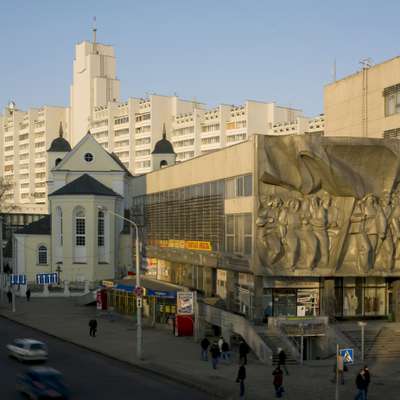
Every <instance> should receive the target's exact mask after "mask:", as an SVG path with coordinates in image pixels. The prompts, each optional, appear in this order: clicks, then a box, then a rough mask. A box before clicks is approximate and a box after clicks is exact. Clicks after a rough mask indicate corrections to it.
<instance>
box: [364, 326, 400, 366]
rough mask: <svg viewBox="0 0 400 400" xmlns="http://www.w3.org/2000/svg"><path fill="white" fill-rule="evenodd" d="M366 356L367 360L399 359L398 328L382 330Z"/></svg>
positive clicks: (399, 332) (399, 335)
mask: <svg viewBox="0 0 400 400" xmlns="http://www.w3.org/2000/svg"><path fill="white" fill-rule="evenodd" d="M366 354H367V358H368V359H378V358H379V359H381V358H386V359H399V358H400V328H397V329H396V328H390V327H384V328H382V329H381V331H380V332H379V334H378V335H377V336H376V337H375V341H374V343H373V344H372V345H371V347H370V348H369V351H368V353H366Z"/></svg>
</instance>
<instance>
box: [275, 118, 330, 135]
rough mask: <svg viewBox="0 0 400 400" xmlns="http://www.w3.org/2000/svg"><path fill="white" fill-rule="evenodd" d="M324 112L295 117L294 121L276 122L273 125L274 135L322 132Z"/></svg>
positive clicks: (321, 133)
mask: <svg viewBox="0 0 400 400" xmlns="http://www.w3.org/2000/svg"><path fill="white" fill-rule="evenodd" d="M324 129H325V117H324V114H321V115H318V116H317V117H314V118H308V117H304V116H299V117H296V119H295V120H294V121H284V122H277V123H275V124H274V125H273V134H274V135H303V134H305V133H314V134H320V135H323V134H324Z"/></svg>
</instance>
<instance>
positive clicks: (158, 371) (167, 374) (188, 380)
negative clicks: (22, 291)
mask: <svg viewBox="0 0 400 400" xmlns="http://www.w3.org/2000/svg"><path fill="white" fill-rule="evenodd" d="M0 318H3V319H6V320H8V321H11V322H13V323H15V324H18V325H21V326H23V327H27V328H30V329H33V330H35V331H37V332H40V333H43V334H45V335H47V336H50V337H52V338H55V339H58V340H61V341H63V342H65V343H69V344H72V345H74V346H77V347H80V348H82V349H85V350H88V351H91V352H93V353H97V354H99V355H101V356H103V357H107V358H110V359H112V360H114V361H117V362H119V363H123V364H126V365H128V366H129V367H131V368H134V369H136V370H138V371H144V372H146V373H148V374H151V375H156V376H159V377H162V378H163V379H167V380H171V381H173V382H176V383H178V384H181V385H184V386H187V387H191V388H194V389H197V390H199V391H201V392H203V393H206V394H208V395H211V396H213V398H219V399H226V400H232V399H233V393H232V392H231V391H228V390H224V389H221V388H220V387H218V386H214V385H212V383H211V384H210V382H200V381H199V380H197V382H196V380H194V378H193V376H190V375H184V374H182V373H177V372H176V371H173V370H169V369H167V368H165V367H162V366H159V365H157V364H148V365H143V364H140V363H137V362H131V361H127V360H121V359H120V358H118V357H116V356H113V355H112V354H108V353H106V352H103V351H101V350H97V349H93V348H91V347H89V346H86V345H84V344H81V343H77V342H75V341H73V340H71V339H69V338H65V337H62V336H58V335H55V334H53V333H49V332H47V331H45V330H44V329H41V328H36V327H33V326H31V325H29V324H27V323H24V322H21V321H18V320H15V319H13V318H11V317H9V316H7V315H4V314H2V313H1V312H0ZM213 386H214V387H213Z"/></svg>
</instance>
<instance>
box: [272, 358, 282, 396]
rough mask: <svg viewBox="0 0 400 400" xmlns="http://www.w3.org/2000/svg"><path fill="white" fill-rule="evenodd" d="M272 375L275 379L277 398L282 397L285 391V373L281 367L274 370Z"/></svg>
mask: <svg viewBox="0 0 400 400" xmlns="http://www.w3.org/2000/svg"><path fill="white" fill-rule="evenodd" d="M272 375H273V376H274V378H273V381H272V383H273V385H274V388H275V396H276V397H282V393H283V392H284V389H283V372H282V370H281V369H280V367H279V365H278V366H277V367H276V368H275V369H274V371H273V372H272Z"/></svg>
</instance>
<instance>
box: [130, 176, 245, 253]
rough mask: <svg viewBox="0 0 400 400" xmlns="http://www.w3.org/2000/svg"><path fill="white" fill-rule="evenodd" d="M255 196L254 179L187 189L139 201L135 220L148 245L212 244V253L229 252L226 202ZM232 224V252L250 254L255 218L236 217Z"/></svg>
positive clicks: (135, 207)
mask: <svg viewBox="0 0 400 400" xmlns="http://www.w3.org/2000/svg"><path fill="white" fill-rule="evenodd" d="M227 190H229V195H228V194H227V193H228V192H227ZM251 194H252V177H251V175H242V176H236V177H233V178H229V179H221V180H218V181H213V182H206V183H201V184H198V185H192V186H186V187H182V188H178V189H173V190H168V191H164V192H158V193H152V194H149V195H146V196H139V197H135V198H134V199H133V218H134V220H135V222H137V223H138V224H140V225H141V226H142V227H143V235H144V242H145V243H146V244H157V243H158V242H159V241H167V240H178V241H198V242H203V243H210V248H211V250H212V251H226V248H225V242H226V240H227V238H226V237H225V215H224V201H225V198H231V197H242V196H250V195H251ZM229 224H233V225H232V226H233V229H232V230H231V232H233V233H232V245H231V242H230V240H229V251H231V252H232V253H241V254H250V252H251V214H241V215H238V216H237V217H233V219H230V220H229ZM229 226H231V225H229Z"/></svg>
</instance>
